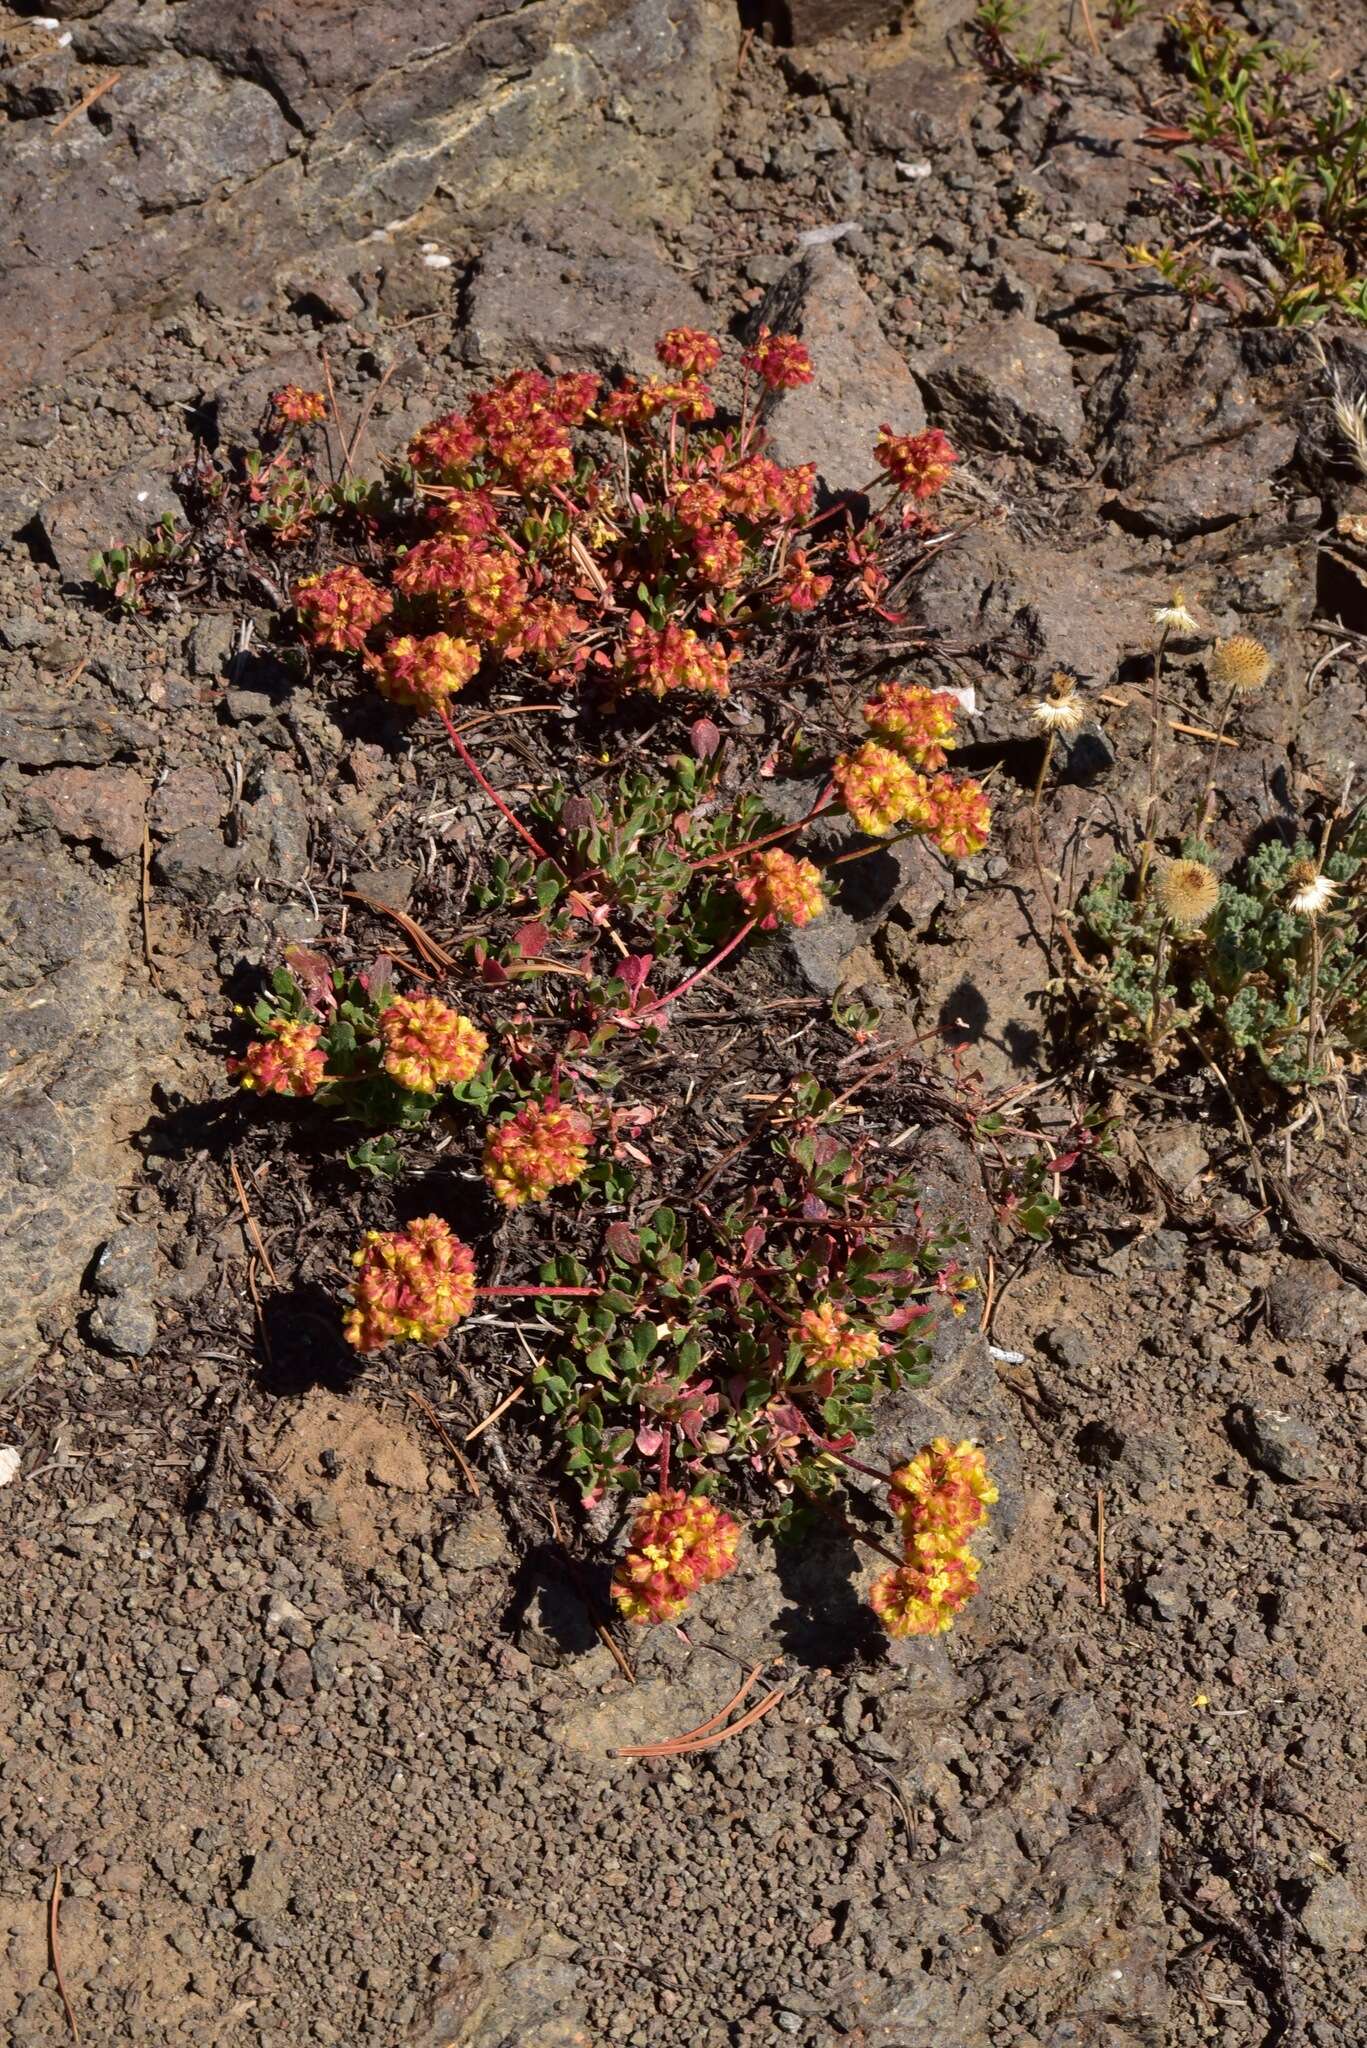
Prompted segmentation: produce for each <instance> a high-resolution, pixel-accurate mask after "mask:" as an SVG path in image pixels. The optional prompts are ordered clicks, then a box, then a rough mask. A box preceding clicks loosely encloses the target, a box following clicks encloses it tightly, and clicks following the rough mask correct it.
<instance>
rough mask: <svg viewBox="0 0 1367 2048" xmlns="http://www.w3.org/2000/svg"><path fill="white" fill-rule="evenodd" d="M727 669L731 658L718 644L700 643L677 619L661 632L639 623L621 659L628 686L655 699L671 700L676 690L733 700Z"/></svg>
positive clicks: (621, 668)
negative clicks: (670, 695)
mask: <svg viewBox="0 0 1367 2048" xmlns="http://www.w3.org/2000/svg"><path fill="white" fill-rule="evenodd" d="M727 666H728V662H727V656H726V654H725V653H724V652H723V650H722V649H721V648H720V647H719V646H718V645H717V644H716V643H715V642H709V641H706V640H703V639H700V638H699V636H698V635H697V634H696V633H695V632H694V631H693V629H692V627H691V626H680V625H679V624H677V622H676V621H675V620H673V619H671V620H670V622H669V624H668V625H667V626H661V627H658V628H657V627H654V626H648V625H646V623H645V621H644V620H643V619H637V620H635V621H634V622H633V624H632V625H631V627H630V628H629V629H628V632H627V636H626V639H625V640H624V641H623V643H622V647H621V651H620V653H619V655H618V669H619V672H620V673H621V675H622V678H623V680H624V681H625V682H626V684H627V686H628V687H629V688H630V689H634V690H644V691H645V692H646V693H647V695H649V696H651V697H667V696H668V695H669V694H670V692H671V691H673V690H697V691H699V692H701V693H702V694H703V695H705V696H712V697H726V696H729V694H730V689H731V685H730V683H729V682H728V680H727Z"/></svg>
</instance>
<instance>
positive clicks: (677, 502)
mask: <svg viewBox="0 0 1367 2048" xmlns="http://www.w3.org/2000/svg"><path fill="white" fill-rule="evenodd" d="M726 506H727V500H726V494H725V492H724V491H723V490H722V487H721V485H720V484H716V483H710V482H709V481H708V480H707V479H706V478H705V477H702V478H696V479H695V480H694V481H693V482H692V483H688V484H685V485H684V486H683V488H682V489H681V490H679V491H678V492H677V493H676V495H675V498H674V512H675V516H676V518H677V519H678V521H679V524H680V525H681V526H686V527H688V528H689V529H690V530H691V531H693V532H695V533H702V532H705V531H706V529H707V528H708V527H709V526H715V525H716V524H717V523H718V521H719V520H720V519H721V517H722V515H723V514H724V513H725V511H726Z"/></svg>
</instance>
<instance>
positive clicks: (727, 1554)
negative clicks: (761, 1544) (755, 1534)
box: [612, 1492, 740, 1626]
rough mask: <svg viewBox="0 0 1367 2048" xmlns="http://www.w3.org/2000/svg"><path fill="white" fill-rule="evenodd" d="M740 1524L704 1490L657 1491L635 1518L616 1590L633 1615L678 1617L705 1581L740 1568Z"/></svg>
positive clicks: (648, 1619)
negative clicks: (701, 1491) (698, 1491)
mask: <svg viewBox="0 0 1367 2048" xmlns="http://www.w3.org/2000/svg"><path fill="white" fill-rule="evenodd" d="M739 1541H740V1524H739V1523H738V1522H737V1521H735V1519H734V1518H733V1517H732V1516H731V1515H728V1514H727V1513H726V1511H725V1510H724V1509H723V1508H719V1507H716V1506H715V1505H714V1504H713V1502H711V1501H710V1500H706V1499H703V1498H702V1497H701V1496H699V1495H696V1494H694V1495H689V1494H685V1493H681V1492H667V1493H666V1492H661V1493H652V1494H650V1495H649V1496H648V1497H647V1498H646V1500H644V1501H643V1502H642V1504H641V1509H640V1512H639V1514H638V1515H637V1517H636V1519H635V1521H634V1522H633V1523H632V1527H631V1535H630V1538H629V1541H628V1545H627V1550H626V1554H625V1556H624V1557H623V1558H622V1559H621V1562H620V1563H619V1564H618V1566H617V1570H616V1572H615V1573H614V1574H613V1580H612V1594H613V1598H614V1600H615V1601H616V1602H617V1605H618V1607H619V1608H620V1610H621V1612H622V1615H623V1617H624V1618H625V1619H626V1620H627V1621H632V1622H636V1623H638V1624H640V1625H642V1626H647V1625H649V1624H650V1623H652V1622H659V1621H677V1620H678V1619H679V1618H680V1616H681V1615H682V1614H683V1612H684V1609H685V1608H686V1607H687V1605H688V1603H689V1601H690V1600H691V1599H692V1597H693V1595H694V1594H695V1593H696V1592H697V1590H698V1588H699V1587H700V1586H710V1585H713V1584H714V1583H715V1582H716V1581H717V1580H718V1579H724V1578H725V1577H726V1575H727V1573H728V1572H732V1571H734V1570H735V1568H736V1546H737V1544H738V1543H739Z"/></svg>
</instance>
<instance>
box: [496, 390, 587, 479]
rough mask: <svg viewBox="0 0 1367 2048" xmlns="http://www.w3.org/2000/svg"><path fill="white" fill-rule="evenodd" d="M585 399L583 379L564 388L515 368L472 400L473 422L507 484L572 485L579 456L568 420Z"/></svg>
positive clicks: (580, 415)
mask: <svg viewBox="0 0 1367 2048" xmlns="http://www.w3.org/2000/svg"><path fill="white" fill-rule="evenodd" d="M584 395H585V387H584V386H583V385H582V383H581V382H580V381H579V380H578V379H575V380H574V381H573V383H569V382H567V383H566V385H565V387H564V389H563V390H558V389H557V387H556V386H555V385H553V384H552V383H551V381H550V379H549V378H548V377H543V376H542V374H541V372H540V371H539V370H514V371H513V373H512V375H511V376H509V377H504V378H503V379H502V380H501V381H500V382H499V383H497V384H492V385H490V387H489V389H488V390H487V391H481V392H480V393H479V395H478V396H477V397H476V398H474V399H472V400H471V402H470V420H471V423H472V425H473V426H474V428H475V429H476V431H477V432H478V433H479V434H481V435H482V436H483V438H484V443H485V448H486V451H487V454H488V457H489V460H490V462H491V463H492V464H493V465H494V467H495V468H496V469H498V470H499V471H500V472H501V474H502V476H503V479H504V481H505V482H507V483H510V484H513V485H515V486H516V487H517V488H518V489H519V490H522V491H531V490H549V489H550V488H551V487H552V486H553V485H557V484H565V483H568V482H569V480H570V478H571V477H572V476H573V475H574V456H573V453H572V452H571V449H570V439H569V428H568V425H567V419H572V418H574V416H575V414H576V411H577V409H578V407H579V406H580V404H581V402H582V400H583V398H584ZM591 397H592V394H590V398H591ZM585 409H587V408H585ZM582 416H583V414H582V412H580V413H579V417H580V418H582Z"/></svg>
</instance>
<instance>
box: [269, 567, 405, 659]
mask: <svg viewBox="0 0 1367 2048" xmlns="http://www.w3.org/2000/svg"><path fill="white" fill-rule="evenodd" d="M292 596H293V599H294V608H295V611H296V612H297V613H298V615H299V623H300V625H301V626H302V627H303V630H304V633H305V634H306V636H307V637H308V638H309V639H310V640H311V641H312V642H313V644H314V646H315V647H328V648H331V649H332V651H333V653H334V654H346V653H355V652H357V651H358V650H359V649H361V648H363V647H364V646H365V644H366V640H367V638H368V637H369V635H370V634H371V633H372V632H373V631H374V630H375V628H376V626H378V625H379V623H380V621H381V619H384V618H387V617H388V616H389V614H390V612H392V611H393V609H394V600H393V598H392V597H391V596H390V595H389V593H388V591H385V590H380V589H379V588H378V587H377V586H376V585H375V584H374V583H372V582H371V580H370V578H369V577H368V576H366V575H364V574H363V573H362V571H361V570H360V569H353V568H351V567H350V566H349V565H348V564H346V563H343V564H342V565H341V566H340V567H339V568H336V569H329V570H327V571H326V572H325V573H324V574H322V575H319V576H301V577H300V579H299V581H298V582H297V583H296V584H295V586H294V590H293V592H292Z"/></svg>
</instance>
